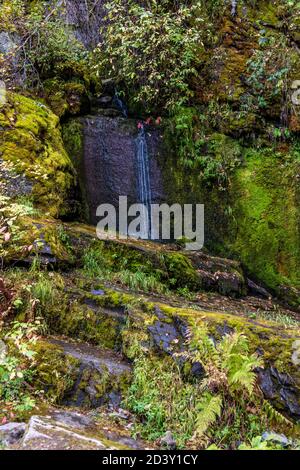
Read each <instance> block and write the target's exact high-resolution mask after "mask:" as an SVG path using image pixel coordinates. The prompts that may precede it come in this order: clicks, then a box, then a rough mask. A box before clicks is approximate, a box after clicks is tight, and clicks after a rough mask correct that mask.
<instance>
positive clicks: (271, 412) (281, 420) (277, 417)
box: [263, 400, 294, 427]
mask: <svg viewBox="0 0 300 470" xmlns="http://www.w3.org/2000/svg"><path fill="white" fill-rule="evenodd" d="M263 409H264V411H265V413H266V415H267V417H268V418H269V419H270V420H272V421H275V422H276V423H278V424H285V425H287V426H289V427H293V426H294V425H293V423H292V422H291V421H290V420H289V419H287V418H286V417H285V416H283V415H282V414H281V413H280V412H279V411H277V410H275V408H274V407H273V406H272V405H271V403H269V402H268V401H267V400H264V402H263Z"/></svg>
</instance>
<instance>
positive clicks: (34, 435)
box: [0, 410, 145, 450]
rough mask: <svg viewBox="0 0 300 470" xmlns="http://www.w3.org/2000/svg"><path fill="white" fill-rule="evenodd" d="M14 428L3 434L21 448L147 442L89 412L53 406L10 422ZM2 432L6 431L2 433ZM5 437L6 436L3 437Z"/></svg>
mask: <svg viewBox="0 0 300 470" xmlns="http://www.w3.org/2000/svg"><path fill="white" fill-rule="evenodd" d="M16 426H17V429H18V433H15V434H14V437H12V431H9V430H6V431H4V430H3V432H2V431H1V428H3V426H0V436H1V435H2V436H4V434H5V439H6V441H5V442H6V445H5V447H6V448H8V449H18V450H131V449H143V448H145V445H144V443H142V442H139V441H137V440H135V439H132V438H131V437H130V435H129V431H126V430H122V432H120V433H116V432H111V431H109V430H108V429H107V428H106V427H105V428H104V427H101V426H100V425H98V424H97V423H96V422H95V421H94V420H93V419H92V418H90V417H89V416H87V415H84V414H81V413H77V412H70V411H61V410H53V411H51V412H50V413H49V414H48V415H46V416H32V417H31V419H30V421H29V423H28V424H27V425H26V424H25V423H21V424H19V423H10V428H11V430H12V429H13V428H14V427H15V428H16ZM1 433H2V434H1ZM3 439H4V438H3Z"/></svg>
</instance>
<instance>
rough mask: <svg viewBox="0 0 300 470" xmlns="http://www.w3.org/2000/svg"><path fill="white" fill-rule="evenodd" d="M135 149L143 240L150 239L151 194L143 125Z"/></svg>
mask: <svg viewBox="0 0 300 470" xmlns="http://www.w3.org/2000/svg"><path fill="white" fill-rule="evenodd" d="M136 147H137V169H138V198H139V201H138V202H139V203H141V204H143V205H144V206H145V209H146V210H145V211H144V212H143V213H142V214H141V218H142V226H141V233H142V234H144V238H148V237H149V238H150V233H151V203H152V192H151V184H150V162H149V154H148V146H147V140H146V133H145V129H144V126H143V125H142V126H141V127H140V129H139V135H138V137H137V139H136Z"/></svg>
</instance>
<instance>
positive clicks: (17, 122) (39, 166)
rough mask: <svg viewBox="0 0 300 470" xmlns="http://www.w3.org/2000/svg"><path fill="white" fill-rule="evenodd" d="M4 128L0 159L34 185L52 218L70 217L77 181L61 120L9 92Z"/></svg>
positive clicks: (0, 115)
mask: <svg viewBox="0 0 300 470" xmlns="http://www.w3.org/2000/svg"><path fill="white" fill-rule="evenodd" d="M0 126H1V128H2V129H1V128H0V134H1V139H0V157H1V158H3V160H5V161H8V162H11V163H12V164H13V165H14V169H15V171H16V172H17V173H21V174H25V176H26V177H28V179H29V180H31V181H32V182H33V183H34V186H33V197H34V201H35V202H36V204H38V205H39V207H42V208H43V210H44V211H45V212H46V213H47V214H49V215H52V216H58V215H66V214H67V213H68V211H69V207H68V205H67V204H66V199H67V197H68V195H69V193H70V191H71V189H72V188H73V186H74V183H75V178H74V170H73V166H72V163H71V161H70V159H69V156H68V154H67V153H66V151H65V149H64V146H63V142H62V138H61V134H60V130H59V127H58V126H59V119H58V117H57V116H55V115H54V114H53V113H52V112H51V111H50V110H49V109H48V108H47V107H46V106H44V105H43V104H42V103H40V102H38V101H34V100H32V99H30V98H26V97H25V96H21V95H16V94H13V93H9V94H8V103H7V105H6V106H5V107H4V108H3V109H2V110H1V113H0Z"/></svg>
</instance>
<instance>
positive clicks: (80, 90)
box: [44, 78, 89, 118]
mask: <svg viewBox="0 0 300 470" xmlns="http://www.w3.org/2000/svg"><path fill="white" fill-rule="evenodd" d="M44 88H45V96H46V101H47V103H48V104H49V106H50V108H51V109H52V110H53V111H54V112H55V114H56V115H57V116H59V117H60V118H62V117H66V116H68V115H71V116H76V115H79V114H80V113H81V112H82V113H84V111H87V110H88V109H89V100H88V96H87V90H86V87H85V85H84V84H83V83H80V82H79V81H75V80H74V81H67V82H65V81H63V80H62V79H59V78H52V79H49V80H46V82H45V85H44Z"/></svg>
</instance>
